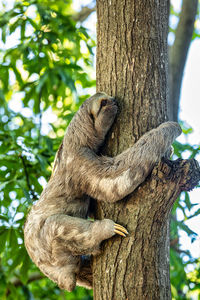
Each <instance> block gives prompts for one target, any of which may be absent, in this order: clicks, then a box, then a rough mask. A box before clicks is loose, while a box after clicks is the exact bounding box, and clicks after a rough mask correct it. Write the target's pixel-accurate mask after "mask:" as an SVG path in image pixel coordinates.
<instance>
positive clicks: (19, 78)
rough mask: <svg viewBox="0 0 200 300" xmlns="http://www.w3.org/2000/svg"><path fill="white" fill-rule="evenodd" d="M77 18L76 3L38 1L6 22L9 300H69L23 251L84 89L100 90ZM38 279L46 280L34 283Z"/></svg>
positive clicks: (4, 263) (5, 261)
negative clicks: (28, 224) (27, 225)
mask: <svg viewBox="0 0 200 300" xmlns="http://www.w3.org/2000/svg"><path fill="white" fill-rule="evenodd" d="M72 12H73V11H72V8H71V1H63V0H62V1H59V0H55V1H54V0H51V1H47V0H46V1H44V0H42V1H41V0H30V1H16V2H15V4H14V7H13V8H12V9H10V10H8V11H6V10H5V11H4V12H3V13H2V14H1V16H0V27H1V28H2V31H1V37H2V41H3V42H4V44H2V46H1V50H0V74H1V76H0V103H1V106H0V118H1V122H0V138H1V142H0V182H1V184H0V188H1V192H0V201H1V205H0V225H1V227H0V253H1V254H0V264H1V266H0V278H1V280H0V298H1V299H29V298H33V297H34V299H41V298H43V299H63V298H65V295H67V293H66V292H63V291H60V290H59V289H58V288H57V287H56V285H55V284H53V283H52V282H50V280H48V279H46V278H45V279H41V275H40V274H39V273H38V270H37V268H36V267H35V266H34V265H33V263H32V262H31V260H30V259H29V257H28V255H27V252H26V250H25V248H24V245H23V224H24V222H25V217H26V214H27V211H28V207H29V206H30V205H31V204H32V203H33V202H34V201H35V200H37V199H38V197H39V195H40V193H41V191H42V185H43V184H45V182H46V180H48V178H49V176H50V173H51V168H52V162H53V158H54V155H55V152H56V150H57V149H58V147H59V144H60V141H61V138H62V136H63V134H64V130H65V128H66V126H67V124H68V123H69V122H70V120H71V118H72V116H73V114H74V112H75V111H76V110H77V109H78V107H79V105H80V104H81V103H82V101H84V99H85V98H86V97H87V95H84V96H80V97H79V99H78V97H77V89H79V93H80V94H81V92H82V89H86V88H90V87H92V86H93V85H94V81H92V80H91V79H90V78H89V76H88V74H87V73H86V71H88V70H89V69H90V68H91V64H92V47H93V46H94V42H93V41H92V40H91V38H90V37H89V36H88V33H87V31H86V30H85V28H83V27H82V26H78V25H77V24H76V23H75V22H74V21H73V18H72ZM16 37H17V38H16ZM10 38H11V39H13V40H14V42H13V40H11V39H10ZM7 41H9V43H6V42H7ZM84 94H85V92H84ZM50 107H51V108H50ZM53 114H54V115H53ZM49 115H50V117H51V118H52V117H53V118H54V119H55V122H51V120H50V118H49V120H48V122H49V124H48V128H45V127H47V126H45V125H44V122H45V120H44V118H45V117H46V118H47V117H48V116H49ZM45 131H47V132H48V133H49V134H45ZM50 137H51V138H50ZM35 273H36V275H37V276H36V277H35V278H39V279H40V280H37V281H36V280H34V276H33V275H34V274H35ZM31 278H32V279H31ZM28 282H30V283H29V284H27V283H28ZM90 295H91V292H88V291H86V290H84V289H79V290H78V291H77V290H76V291H75V292H74V293H73V294H70V296H69V294H68V296H67V299H91V296H90Z"/></svg>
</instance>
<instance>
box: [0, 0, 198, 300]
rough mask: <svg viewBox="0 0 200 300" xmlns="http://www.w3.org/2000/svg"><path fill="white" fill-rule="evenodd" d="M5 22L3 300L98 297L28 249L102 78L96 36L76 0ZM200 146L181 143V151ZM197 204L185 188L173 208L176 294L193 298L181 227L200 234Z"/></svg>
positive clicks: (34, 6) (17, 7)
mask: <svg viewBox="0 0 200 300" xmlns="http://www.w3.org/2000/svg"><path fill="white" fill-rule="evenodd" d="M0 28H1V31H0V33H1V40H2V41H3V43H0V141H1V142H0V299H8V300H9V299H20V300H21V299H22V300H23V299H38V300H39V299H48V300H49V299H58V300H59V299H69V300H70V299H71V300H73V299H77V300H78V299H82V300H83V299H85V300H86V299H92V296H91V292H90V291H87V290H85V289H81V288H78V289H76V290H75V291H74V293H67V292H64V291H61V290H60V289H58V288H57V287H56V285H55V284H53V283H52V282H51V281H50V280H48V279H47V278H44V277H43V275H42V274H41V273H39V271H38V269H37V268H36V266H35V265H34V264H33V263H32V262H31V260H30V259H29V257H28V255H27V253H26V250H25V248H24V244H23V224H24V222H25V218H26V214H27V211H28V208H29V207H30V205H32V203H34V201H36V200H37V199H38V197H39V195H40V193H41V191H42V188H43V186H44V184H45V182H46V181H47V180H48V178H49V176H50V173H51V169H52V163H53V158H54V155H55V152H56V150H57V149H58V147H59V144H60V141H61V139H62V137H63V134H64V131H65V129H66V127H67V125H68V124H69V122H70V120H71V118H72V116H73V115H74V113H75V111H76V110H77V109H78V107H79V105H80V104H81V103H82V102H83V101H84V100H85V99H86V98H87V96H88V95H87V93H88V92H89V93H90V89H91V88H92V87H93V86H94V84H95V82H94V80H91V78H90V77H89V76H88V73H90V70H91V65H92V49H93V47H94V42H93V40H92V39H91V38H90V37H89V35H88V33H87V31H86V29H85V28H84V27H82V26H81V25H80V24H78V23H76V22H75V21H74V20H73V10H72V3H71V0H29V1H22V0H20V1H15V2H14V7H13V8H12V9H9V10H6V9H5V11H3V12H2V13H1V15H0ZM77 90H78V93H79V98H78V96H77ZM190 131H191V129H188V128H185V129H184V132H185V134H189V132H190ZM198 151H199V147H192V146H191V145H190V144H189V143H185V144H181V143H178V142H176V144H175V155H176V156H178V157H181V155H184V154H185V153H187V154H188V156H190V157H195V156H196V155H197V154H198ZM195 207H196V206H195V204H192V203H191V201H190V198H189V195H188V193H184V194H182V195H181V197H180V198H179V199H178V200H177V202H176V204H175V206H174V210H173V214H175V213H176V212H177V210H178V209H179V210H181V211H182V213H183V215H184V219H183V220H181V221H177V220H176V219H174V220H173V221H172V223H171V242H173V243H172V248H171V282H172V292H173V297H174V299H186V298H184V297H186V296H185V294H184V292H183V290H184V287H185V286H189V287H190V289H191V292H192V290H194V289H195V288H196V289H197V288H199V281H198V275H197V274H199V273H198V272H199V264H198V265H197V268H196V271H194V272H193V273H190V274H189V275H187V274H186V272H185V266H186V265H187V264H189V263H194V259H193V258H192V257H191V255H190V254H189V252H181V253H180V247H179V246H180V245H179V240H178V234H179V231H178V230H179V229H182V230H184V231H185V232H187V234H188V236H190V237H191V239H196V234H195V233H194V232H192V231H191V229H189V228H188V227H187V226H186V224H185V221H186V220H187V219H189V218H191V217H192V216H191V211H193V215H197V214H199V209H196V210H194V208H195ZM195 272H196V273H195ZM191 283H192V284H193V285H191Z"/></svg>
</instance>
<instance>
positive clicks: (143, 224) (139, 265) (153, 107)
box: [93, 0, 199, 300]
mask: <svg viewBox="0 0 200 300" xmlns="http://www.w3.org/2000/svg"><path fill="white" fill-rule="evenodd" d="M168 4H169V3H168V1H165V0H161V1H156V0H153V1H136V0H123V1H119V0H109V1H105V0H97V91H104V92H106V93H107V94H110V95H112V96H115V98H116V99H117V100H118V104H119V108H120V109H119V114H118V117H117V120H116V122H115V124H114V126H113V131H112V133H111V134H110V136H109V138H108V140H107V144H106V147H105V149H104V153H106V154H108V155H116V154H118V153H120V152H122V151H123V150H125V149H127V148H128V147H129V146H131V145H133V144H134V143H135V142H136V141H137V140H138V139H139V137H140V136H141V135H143V134H144V133H145V132H146V131H148V130H150V129H152V128H154V127H156V126H158V125H159V124H160V123H162V122H164V121H166V116H167V112H166V101H167V99H168V89H167V87H168V85H167V74H168V68H167V33H168ZM195 168H196V169H197V171H196V177H197V178H198V179H199V170H198V167H197V166H196V164H195V163H194V161H188V162H187V161H177V162H175V163H171V162H169V161H166V162H162V163H160V164H159V165H158V166H157V167H156V168H155V169H154V170H153V172H152V174H151V176H149V178H148V179H147V180H146V182H145V183H143V184H142V185H141V186H140V187H139V188H138V189H137V190H136V191H135V192H134V193H132V194H131V195H129V196H128V197H126V199H123V200H121V201H119V202H118V203H116V204H112V205H109V204H106V203H98V204H97V218H99V219H103V218H110V219H112V220H114V221H115V222H117V223H119V224H122V225H124V226H125V227H126V228H127V229H128V231H129V233H130V235H129V236H128V237H127V238H120V237H117V236H115V237H114V238H112V239H110V240H108V241H106V242H105V243H104V244H103V247H102V248H103V249H102V254H101V255H100V256H98V257H96V258H94V261H93V273H94V299H95V300H100V299H101V300H102V299H106V300H122V299H123V300H124V299H140V300H141V299H162V300H163V299H171V293H170V280H169V239H168V236H169V234H168V230H169V214H170V211H171V207H172V205H173V202H174V201H175V200H176V198H177V196H178V194H179V193H180V191H181V190H183V189H188V188H191V186H193V185H194V184H195V183H196V181H195V180H194V182H193V180H191V182H190V183H189V184H186V183H187V180H188V178H189V179H190V177H191V178H192V176H190V173H191V170H193V169H195ZM196 180H197V179H196Z"/></svg>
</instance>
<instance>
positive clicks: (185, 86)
mask: <svg viewBox="0 0 200 300" xmlns="http://www.w3.org/2000/svg"><path fill="white" fill-rule="evenodd" d="M12 3H13V0H9V1H7V5H8V7H9V6H11V7H12ZM81 3H83V1H80V0H76V1H74V9H75V10H79V9H80V8H81ZM88 3H91V0H85V1H84V5H87V4H88ZM180 3H181V1H177V0H172V4H173V5H174V9H175V10H176V11H179V10H180ZM1 5H2V0H0V9H1ZM172 22H174V24H175V23H176V18H174V20H172ZM199 23H200V22H199ZM84 25H85V26H86V27H87V28H88V29H89V32H90V33H91V34H92V35H95V27H96V14H95V13H93V14H92V15H91V16H90V17H89V18H88V20H87V21H86V22H85V23H84ZM198 25H199V28H200V24H198ZM13 42H14V39H13V37H12V38H10V40H8V46H11V44H12V43H13ZM0 46H2V43H1V41H0ZM199 80H200V40H197V39H196V40H194V41H193V42H192V43H191V46H190V49H189V53H188V58H187V62H186V66H185V70H184V76H183V83H182V89H181V99H180V115H179V116H180V119H181V120H182V121H185V122H187V123H188V124H189V125H190V126H191V127H192V128H193V133H192V134H191V135H190V136H189V137H188V141H189V142H190V143H191V144H193V145H199V144H200V117H199V112H200V101H199V100H200V99H199V98H200V97H199ZM18 96H19V97H20V95H18ZM16 102H18V109H21V108H20V106H19V101H18V99H17V98H16V99H15V101H13V106H15V107H16ZM27 113H30V112H28V111H27ZM50 117H51V118H52V116H50ZM43 120H44V123H46V124H47V123H48V118H45V116H44V119H43ZM45 128H46V130H47V131H48V127H47V126H46V127H45ZM179 141H183V142H184V138H183V136H181V137H180V138H179ZM199 161H200V155H199ZM190 197H191V201H192V202H193V203H200V188H199V189H197V188H196V189H194V190H193V191H192V192H190ZM198 207H200V205H199V206H197V207H196V209H197V208H198ZM178 219H179V220H182V219H183V215H182V213H181V211H179V212H178ZM186 224H187V225H188V226H189V227H190V228H191V229H192V230H194V231H195V232H197V233H198V235H199V237H198V239H197V241H196V242H194V243H193V244H191V241H190V239H189V238H188V236H187V234H185V233H184V232H181V238H180V243H181V244H182V248H183V249H190V250H191V252H192V255H193V256H194V257H200V216H198V217H195V218H193V219H191V220H189V221H186Z"/></svg>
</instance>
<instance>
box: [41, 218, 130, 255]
mask: <svg viewBox="0 0 200 300" xmlns="http://www.w3.org/2000/svg"><path fill="white" fill-rule="evenodd" d="M45 228H46V229H47V231H48V232H46V233H45V231H46V230H45ZM43 230H44V235H45V236H46V238H47V237H48V236H49V238H50V239H51V240H52V239H53V240H54V242H55V241H56V244H59V243H60V244H61V245H62V247H64V248H65V249H66V251H67V252H70V253H72V254H73V255H84V254H86V255H87V254H93V255H95V254H97V253H98V252H99V245H100V243H101V242H102V241H103V240H106V239H108V238H110V237H112V236H113V235H115V234H120V235H122V236H126V234H128V232H127V230H126V229H125V228H124V227H123V226H121V225H119V224H116V223H114V222H113V221H112V220H109V219H104V220H101V221H94V222H93V221H90V220H85V219H81V218H75V217H71V216H67V215H61V214H60V215H53V216H51V217H49V218H48V219H47V220H46V222H45V225H44V227H43Z"/></svg>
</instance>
